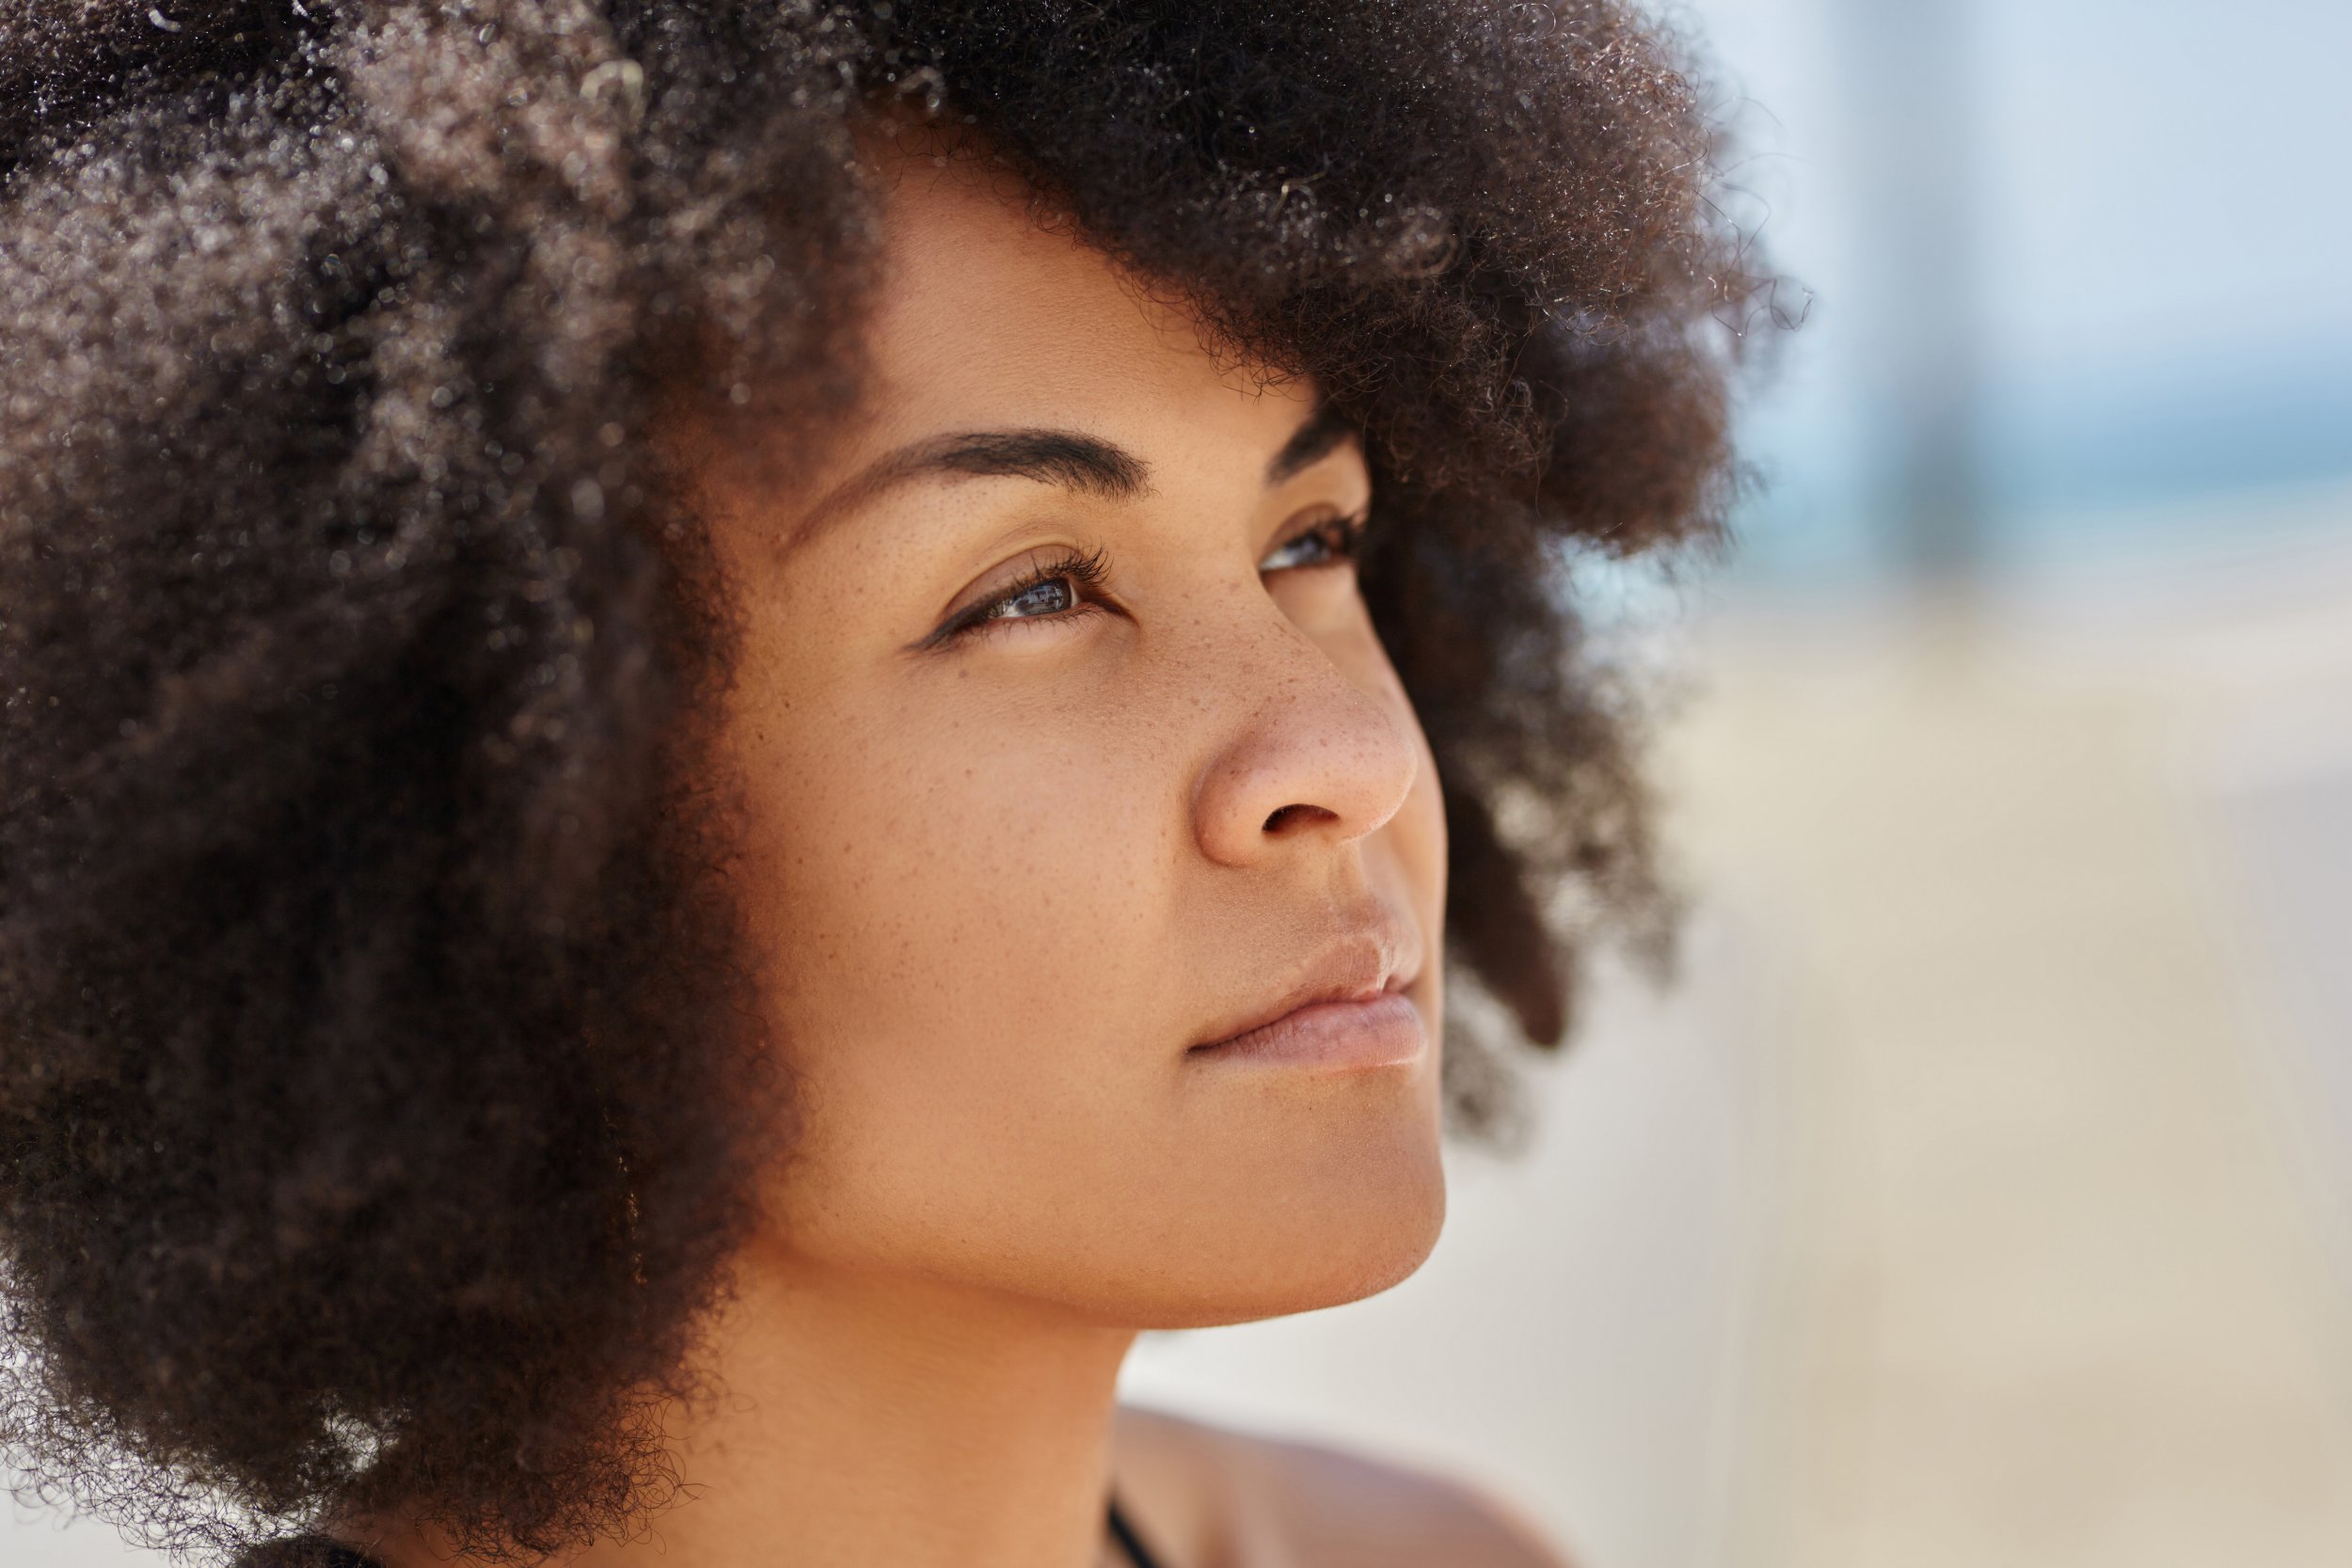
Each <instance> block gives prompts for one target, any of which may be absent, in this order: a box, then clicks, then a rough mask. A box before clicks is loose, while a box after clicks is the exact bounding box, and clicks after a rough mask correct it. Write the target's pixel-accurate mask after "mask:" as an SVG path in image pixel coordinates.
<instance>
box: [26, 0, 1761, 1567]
mask: <svg viewBox="0 0 2352 1568" xmlns="http://www.w3.org/2000/svg"><path fill="white" fill-rule="evenodd" d="M17 16H18V20H16V21H14V22H12V23H9V24H0V25H7V26H8V27H11V28H13V29H14V31H13V32H12V33H10V34H8V35H0V106H4V107H5V112H4V113H0V125H5V127H6V129H5V130H0V166H5V167H6V168H7V169H8V176H7V178H8V184H7V186H6V188H5V200H4V202H0V321H4V322H5V324H6V325H5V327H4V328H0V344H4V345H5V346H4V347H0V355H5V362H4V363H0V386H5V387H6V388H7V393H6V396H5V397H0V622H4V623H5V625H4V626H0V639H5V647H6V657H7V666H6V675H7V680H6V690H7V702H6V706H5V709H0V712H5V716H6V719H5V721H6V725H7V729H6V733H5V736H0V1018H4V1019H5V1034H4V1035H0V1204H5V1208H4V1209H0V1234H5V1237H6V1246H7V1253H6V1257H7V1275H6V1284H7V1291H8V1297H7V1299H8V1314H9V1317H8V1327H9V1330H10V1334H11V1338H12V1340H13V1342H14V1343H15V1344H16V1345H17V1346H18V1347H19V1348H20V1354H18V1355H16V1356H14V1357H12V1358H11V1359H10V1360H9V1361H8V1363H7V1368H8V1370H7V1371H6V1373H5V1376H6V1377H7V1379H8V1385H7V1390H6V1403H5V1406H4V1407H0V1408H4V1409H5V1417H0V1419H4V1420H5V1423H6V1424H5V1427H0V1432H4V1433H5V1439H6V1442H7V1444H8V1451H9V1453H10V1454H11V1456H12V1458H13V1459H14V1461H15V1462H16V1463H18V1464H19V1465H23V1466H25V1467H26V1468H28V1469H29V1470H30V1472H31V1473H32V1474H33V1475H34V1476H35V1477H36V1478H37V1484H38V1485H39V1486H40V1488H41V1489H43V1491H44V1492H45V1493H46V1495H48V1496H51V1497H66V1498H71V1499H73V1500H75V1501H78V1502H80V1503H81V1504H83V1505H84V1506H87V1507H91V1508H94V1509H96V1510H98V1511H100V1512H102V1513H107V1514H109V1515H110V1516H112V1517H114V1518H116V1519H117V1520H118V1521H120V1522H122V1523H125V1524H126V1525H128V1526H130V1527H133V1528H140V1529H144V1530H145V1531H146V1532H148V1533H149V1534H150V1535H151V1536H158V1537H162V1538H164V1539H167V1540H169V1541H172V1542H175V1543H177V1544H183V1545H198V1546H209V1547H214V1548H218V1549H222V1550H227V1551H244V1552H246V1554H247V1556H248V1558H249V1560H252V1561H255V1562H267V1563H280V1562H305V1563H310V1562H327V1561H334V1562H344V1563H348V1562H352V1561H354V1560H366V1561H373V1562H376V1563H381V1564H384V1565H386V1568H421V1565H423V1564H427V1563H437V1562H445V1561H448V1560H452V1559H453V1557H454V1558H458V1559H461V1560H467V1561H476V1560H480V1561H496V1560H532V1559H537V1558H539V1557H542V1556H544V1555H547V1554H557V1555H560V1556H561V1557H562V1559H563V1560H565V1561H567V1562H574V1563H586V1564H596V1565H599V1568H602V1565H606V1564H611V1565H613V1568H622V1565H625V1564H633V1563H636V1562H638V1561H641V1560H651V1559H652V1558H653V1557H655V1556H659V1555H661V1554H665V1553H666V1554H668V1555H669V1556H670V1557H671V1558H672V1560H680V1561H686V1562H691V1563H694V1564H697V1565H698V1568H699V1565H706V1564H707V1565H714V1568H723V1565H729V1564H735V1563H746V1564H749V1563H760V1564H782V1563H793V1564H798V1563H859V1564H871V1563H893V1564H914V1565H919V1564H927V1563H942V1564H945V1563H950V1562H952V1563H958V1564H993V1563H1004V1564H1015V1563H1018V1564H1064V1565H1069V1568H1077V1565H1079V1564H1085V1563H1090V1562H1094V1561H1097V1560H1134V1561H1138V1562H1140V1561H1147V1560H1158V1561H1164V1562H1166V1563H1168V1564H1169V1565H1170V1568H1194V1565H1198V1564H1210V1563H1234V1564H1253V1563H1273V1562H1309V1563H1360V1562H1378V1561H1398V1562H1404V1561H1413V1562H1438V1561H1442V1562H1448V1563H1456V1564H1470V1563H1486V1562H1492V1563H1526V1562H1542V1561H1551V1560H1553V1559H1552V1558H1551V1557H1550V1556H1549V1552H1548V1549H1547V1548H1545V1547H1543V1546H1542V1545H1540V1544H1537V1543H1535V1542H1534V1540H1533V1539H1532V1538H1531V1537H1529V1536H1528V1535H1527V1534H1526V1533H1525V1532H1524V1531H1523V1530H1522V1529H1521V1528H1518V1526H1516V1525H1514V1524H1512V1523H1510V1522H1508V1521H1507V1520H1506V1519H1505V1518H1504V1517H1503V1516H1502V1514H1500V1513H1497V1512H1496V1511H1495V1510H1494V1509H1493V1508H1491V1507H1490V1506H1489V1505H1486V1504H1485V1503H1483V1502H1480V1501H1478V1500H1476V1499H1474V1498H1473V1497H1470V1495H1469V1494H1467V1493H1464V1492H1461V1491H1459V1490H1458V1489H1456V1488H1454V1487H1452V1486H1449V1485H1446V1484H1443V1483H1439V1482H1436V1481H1423V1480H1420V1479H1418V1478H1412V1477H1407V1476H1404V1475H1401V1474H1398V1473H1395V1472H1389V1471H1385V1470H1380V1469H1377V1468H1375V1467H1373V1466H1370V1465H1364V1464H1361V1463H1359V1462H1355V1461H1350V1460H1345V1459H1343V1458H1341V1457H1339V1456H1336V1455H1328V1454H1322V1453H1319V1452H1314V1451H1311V1450H1306V1449H1288V1448H1282V1447H1279V1446H1274V1445H1266V1444H1260V1443H1254V1442H1251V1441H1249V1440H1247V1439H1243V1438H1240V1437H1237V1436H1233V1435H1231V1434H1226V1433H1216V1432H1212V1431H1209V1430H1207V1429H1204V1428H1198V1427H1192V1426H1187V1425H1184V1424H1181V1423H1176V1422H1172V1421H1168V1420H1165V1419H1159V1418H1143V1417H1140V1416H1120V1417H1117V1418H1115V1416H1114V1395H1113V1386H1114V1379H1115V1376H1116V1373H1117V1370H1118V1367H1119V1364H1120V1358H1121V1356H1122V1354H1124V1352H1125V1351H1126V1349H1127V1347H1128V1344H1129V1342H1130V1340H1131V1339H1132V1338H1133V1337H1134V1335H1135V1334H1136V1332H1137V1331H1138V1330H1141V1329H1145V1328H1166V1327H1176V1326H1184V1325H1191V1324H1204V1323H1226V1322H1234V1321H1239V1320H1244V1319H1250V1318H1257V1317H1263V1316H1266V1315H1270V1314H1276V1313H1285V1312H1294V1311H1299V1310H1303V1309H1306V1308H1310V1307H1321V1306H1327V1305H1330V1304H1333V1303H1337V1302H1342V1301H1346V1300H1350V1299H1354V1298H1356V1297H1359V1296H1361V1295H1364V1294H1367V1293H1369V1292H1372V1291H1378V1290H1381V1289H1383V1288H1385V1287H1386V1286H1388V1285H1390V1284H1392V1283H1394V1282H1395V1281H1396V1280H1398V1279H1400V1278H1402V1277H1404V1276H1405V1275H1406V1274H1408V1273H1409V1272H1410V1271H1411V1270H1412V1269H1413V1268H1414V1267H1415V1266H1416V1265H1417V1264H1418V1263H1419V1262H1420V1260H1421V1259H1422V1257H1423V1256H1424V1255H1425V1254H1426V1252H1427V1251H1428V1249H1429V1247H1430V1245H1431V1244H1432V1243H1433V1241H1434V1239H1435V1237H1436V1234H1437V1230H1438V1223H1439V1219H1440V1216H1441V1212H1442V1208H1443V1185H1442V1179H1441V1174H1440V1170H1439V1166H1438V1121H1439V1109H1440V1101H1441V1094H1440V1072H1439V1051H1438V1043H1439V1041H1440V1039H1441V1037H1444V1036H1445V1031H1444V1030H1443V1029H1442V1028H1441V1020H1442V1019H1443V1018H1444V1016H1445V1015H1444V1009H1443V1003H1442V994H1441V986H1442V982H1443V980H1444V978H1445V970H1444V965H1443V963H1442V962H1441V958H1442V956H1443V955H1445V954H1448V953H1450V954H1451V955H1452V957H1453V958H1454V959H1455V960H1456V961H1457V964H1458V966H1459V968H1458V971H1457V978H1458V979H1461V980H1467V981H1469V982H1470V983H1471V984H1473V985H1475V986H1476V987H1477V988H1478V989H1479V990H1482V991H1483V992H1485V993H1486V995H1487V996H1489V997H1490V998H1492V999H1493V1000H1494V1001H1495V1002H1498V1003H1499V1004H1500V1005H1501V1006H1500V1007H1499V1008H1496V1009H1491V1010H1492V1011H1494V1012H1495V1014H1496V1016H1497V1017H1499V1018H1507V1019H1508V1020H1509V1021H1510V1022H1512V1023H1514V1024H1516V1026H1517V1028H1518V1031H1519V1032H1521V1033H1523V1034H1524V1036H1525V1037H1528V1038H1530V1039H1532V1040H1534V1041H1536V1042H1539V1043H1546V1044H1549V1043H1552V1042H1556V1041H1557V1040H1558V1039H1559V1038H1560V1037H1561V1035H1562V1033H1563V1030H1564V1027H1565V1018H1566V1013H1565V1009H1566V1003H1567V995H1568V982H1569V979H1570V976H1571V967H1570V964H1569V957H1570V954H1569V950H1568V949H1567V948H1566V947H1565V946H1564V945H1563V942H1564V939H1563V937H1562V935H1561V934H1560V933H1559V932H1558V931H1557V930H1555V928H1554V927H1553V926H1552V925H1551V924H1550V923H1549V917H1551V916H1556V915H1558V914H1559V913H1560V912H1561V911H1563V910H1564V909H1565V910H1568V911H1569V912H1571V913H1574V912H1577V911H1581V914H1582V917H1583V918H1584V919H1585V920H1586V921H1587V922H1588V923H1589V922H1591V921H1592V920H1594V919H1597V918H1598V917H1601V916H1613V917H1615V918H1618V919H1620V920H1630V921H1633V922H1635V923H1637V924H1638V923H1647V922H1650V921H1652V920H1654V915H1655V910H1654V900H1653V898H1652V895H1651V894H1650V891H1649V888H1650V884H1649V882H1648V880H1647V878H1646V868H1645V837H1644V832H1643V826H1642V817H1641V813H1640V799H1639V790H1638V788H1637V786H1636V785H1635V784H1634V782H1633V779H1632V775H1631V772H1630V770H1629V765H1628V762H1627V758H1626V754H1625V752H1624V749H1623V742H1622V739H1621V735H1620V727H1621V725H1620V718H1619V716H1618V714H1617V711H1616V706H1615V705H1614V704H1613V702H1612V701H1610V700H1608V699H1607V697H1606V696H1605V693H1604V690H1603V689H1602V687H1601V685H1600V683H1599V682H1598V681H1597V679H1596V678H1595V677H1594V676H1593V674H1592V673H1590V672H1588V671H1586V670H1585V669H1583V668H1582V667H1581V666H1580V664H1579V663H1578V661H1577V658H1576V655H1577V651H1578V641H1579V640H1578V635H1577V630H1576V626H1575V624H1574V622H1573V620H1572V619H1571V617H1570V612H1569V610H1567V608H1566V607H1565V602H1564V600H1563V597H1562V595H1561V594H1560V592H1559V589H1560V580H1559V578H1560V573H1561V570H1562V568H1563V566H1564V565H1565V562H1567V561H1568V560H1569V559H1570V558H1571V557H1572V556H1573V555H1574V554H1576V553H1577V552H1579V551H1581V550H1584V549H1597V550H1602V551H1607V552H1612V553H1616V554H1630V553H1634V552H1637V551H1641V550H1644V549H1648V548H1651V547H1653V546H1661V545H1665V544H1671V543H1674V542H1677V541H1689V540H1692V539H1694V538H1703V537H1705V536H1706V535H1707V534H1708V531H1710V530H1711V529H1712V528H1713V526H1714V523H1715V518H1716V515H1717V511H1718V508H1719V504H1720V501H1721V499H1722V496H1723V490H1724V474H1725V451H1724V438H1723V399H1724V355H1723V353H1722V352H1721V348H1720V345H1718V344H1716V343H1714V342H1711V341H1708V336H1707V334H1708V330H1709V329H1710V328H1711V325H1712V323H1713V320H1714V319H1715V317H1716V315H1717V314H1720V313H1723V312H1724V309H1725V307H1726V306H1728V305H1733V304H1736V303H1737V302H1739V301H1740V299H1741V298H1743V297H1744V294H1745V292H1746V291H1747V290H1748V288H1749V284H1748V283H1747V281H1746V280H1745V278H1744V277H1743V275H1742V273H1741V272H1740V265H1739V262H1738V260H1737V258H1736V256H1735V255H1734V254H1733V251H1732V237H1731V236H1728V235H1725V234H1724V233H1722V232H1719V231H1718V230H1716V229H1715V228H1714V227H1712V226H1711V222H1710V219H1709V218H1708V213H1709V211H1710V209H1709V208H1708V206H1707V205H1706V203H1705V201H1704V199H1703V198H1704V195H1705V187H1704V182H1705V180H1706V178H1707V170H1708V157H1707V154H1708V146H1707V141H1706V137H1705V135H1704V133H1703V131H1702V129H1701V127H1700V126H1699V124H1698V122H1697V120H1696V119H1695V116H1694V113H1693V108H1692V98H1691V91H1690V88H1689V87H1687V85H1686V84H1685V82H1684V80H1683V79H1682V78H1681V77H1680V76H1678V75H1677V74H1676V73H1675V71H1673V70H1672V69H1671V61H1670V60H1669V58H1668V57H1667V54H1666V52H1665V50H1664V49H1663V47H1662V46H1661V44H1660V43H1659V42H1658V41H1657V40H1654V39H1653V38H1651V37H1650V36H1648V35H1647V34H1645V32H1644V31H1643V30H1642V28H1641V27H1639V26H1638V25H1636V24H1635V23H1634V22H1632V21H1631V20H1630V19H1629V17H1628V16H1627V15H1625V14H1624V13H1622V12H1621V11H1620V10H1619V9H1618V8H1616V7H1614V6H1613V5H1611V4H1604V3H1573V4H1559V5H1553V6H1515V7H1499V6H1490V5H1443V4H1431V5H1418V6H1403V5H1396V6H1385V5H1384V6H1379V7H1364V6H1359V5H1354V4H1345V5H1328V6H1307V7H1300V8H1278V7H1267V6H1263V5H1255V6H1231V7H1227V6H1220V5H1198V4H1192V5H1185V6H1182V7H1165V8H1161V7H1142V6H1137V7H1120V6H1111V7H1104V6H1077V5H1072V4H1068V3H1066V0H1065V3H1041V4H1033V5H1022V4H984V5H972V6H959V5H935V4H930V3H925V0H898V3H896V4H895V5H884V4H879V3H876V4H870V5H866V6H857V7H850V6H844V7H824V6H815V7H812V6H800V5H784V6H778V5H774V4H758V5H752V4H739V3H736V0H544V3H542V0H345V3H335V0H306V3H305V4H302V5H293V4H290V3H288V0H211V3H209V4H204V5H197V4H193V3H191V0H174V3H173V4H170V5H161V6H156V7H154V8H148V7H145V6H143V5H138V4H132V3H125V4H120V5H117V4H111V3H103V4H87V5H78V6H65V5H60V6H56V7H43V8H33V9H32V10H31V11H30V12H29V13H27V12H19V13H17ZM1571 906H1573V907H1571ZM1448 938H1450V940H1451V946H1450V947H1449V946H1446V945H1445V942H1446V940H1447V939H1448ZM1457 989H1458V988H1457ZM1470 1049H1471V1048H1470V1044H1469V1042H1468V1041H1467V1040H1466V1039H1464V1038H1463V1037H1462V1034H1461V1031H1460V1030H1459V1029H1456V1030H1455V1031H1454V1037H1453V1038H1451V1039H1449V1040H1447V1051H1446V1053H1445V1054H1446V1056H1447V1058H1448V1060H1447V1062H1446V1067H1445V1073H1444V1083H1445V1085H1446V1087H1447V1088H1448V1089H1449V1090H1450V1091H1451V1094H1452V1098H1453V1100H1454V1102H1455V1104H1456V1107H1457V1109H1460V1110H1462V1111H1463V1112H1464V1113H1465V1114H1466V1115H1467V1116H1469V1117H1470V1118H1471V1119H1473V1120H1475V1119H1476V1117H1477V1116H1478V1114H1479V1113H1480V1112H1481V1111H1482V1109H1485V1110H1490V1109H1491V1095H1492V1089H1491V1085H1492V1082H1493V1079H1492V1076H1491V1073H1482V1072H1481V1070H1480V1069H1479V1066H1478V1064H1479V1062H1480V1061H1481V1059H1482V1058H1480V1057H1479V1056H1477V1055H1475V1054H1471V1053H1470ZM1114 1499H1115V1500H1114ZM354 1554H359V1555H358V1556H357V1557H355V1555H354ZM1105 1554H1108V1555H1107V1556H1106V1555H1105ZM1120 1554H1123V1557H1122V1556H1121V1555H1120Z"/></svg>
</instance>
